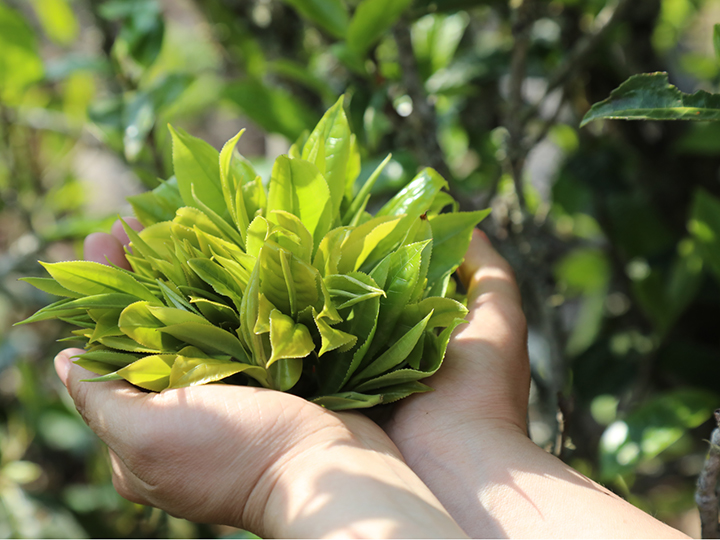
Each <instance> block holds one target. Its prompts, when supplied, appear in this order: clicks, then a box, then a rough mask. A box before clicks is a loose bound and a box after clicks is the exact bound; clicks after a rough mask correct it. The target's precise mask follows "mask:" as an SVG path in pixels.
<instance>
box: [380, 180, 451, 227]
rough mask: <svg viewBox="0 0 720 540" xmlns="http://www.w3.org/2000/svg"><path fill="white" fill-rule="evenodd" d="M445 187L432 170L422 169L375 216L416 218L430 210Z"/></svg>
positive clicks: (443, 181)
mask: <svg viewBox="0 0 720 540" xmlns="http://www.w3.org/2000/svg"><path fill="white" fill-rule="evenodd" d="M446 186H447V182H446V181H445V179H444V178H443V177H442V176H440V175H439V174H438V173H437V172H436V171H435V170H433V169H429V168H427V169H423V170H422V171H420V173H419V174H418V175H417V176H416V177H415V178H413V179H412V181H411V182H410V183H409V184H408V185H407V186H405V187H404V188H403V189H402V190H400V192H398V194H397V195H395V196H394V197H393V198H392V199H390V200H389V201H388V202H387V203H386V204H385V206H383V207H382V208H381V209H380V210H379V211H378V213H377V214H375V216H376V217H378V216H399V215H402V214H406V215H408V216H411V217H417V216H420V215H421V214H424V213H425V212H427V211H428V209H429V208H430V205H431V204H432V203H433V201H434V200H435V197H436V196H437V194H438V193H439V192H440V190H441V189H442V188H444V187H446Z"/></svg>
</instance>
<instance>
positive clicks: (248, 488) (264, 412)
mask: <svg viewBox="0 0 720 540" xmlns="http://www.w3.org/2000/svg"><path fill="white" fill-rule="evenodd" d="M127 221H128V223H129V224H130V225H131V226H132V227H134V228H140V226H139V224H138V223H137V222H136V221H133V220H127ZM123 242H125V243H127V236H125V235H124V233H123V232H122V228H121V227H120V228H118V227H113V234H111V235H107V234H100V233H95V234H93V235H90V236H89V237H88V238H87V239H86V242H85V257H86V259H88V260H93V261H96V262H101V263H107V262H108V259H109V260H110V261H112V262H113V263H115V264H118V265H120V266H125V265H126V264H127V261H124V257H123V255H122V254H123V250H122V243H123ZM121 258H122V259H121ZM82 352H83V351H82V350H80V349H69V350H66V351H63V352H62V353H61V354H60V355H59V356H58V357H57V358H56V359H55V366H56V370H57V372H58V375H59V376H60V379H61V380H62V381H63V383H64V384H65V385H66V387H67V389H68V392H69V393H70V396H71V397H72V398H73V400H74V402H75V405H76V407H77V409H78V411H79V412H80V414H81V415H82V417H83V419H84V420H85V421H86V422H87V424H88V425H89V426H90V427H91V428H92V429H93V430H94V431H95V433H97V435H98V436H99V437H100V438H101V439H102V440H103V441H104V442H105V443H106V444H107V445H108V448H109V450H110V458H111V464H112V472H113V483H114V485H115V488H116V489H117V490H118V492H119V493H120V494H121V495H122V496H123V497H125V498H127V499H129V500H131V501H134V502H137V503H141V504H147V505H152V506H156V507H159V508H162V509H164V510H166V511H168V512H169V513H171V514H173V515H176V516H181V517H184V518H187V519H190V520H193V521H197V522H208V523H221V524H228V525H233V526H236V527H241V528H244V529H248V530H250V531H253V532H255V533H256V534H259V535H260V536H262V537H292V538H300V537H307V538H324V537H353V538H354V537H363V538H364V537H371V538H441V537H465V534H464V532H463V531H462V529H461V528H460V527H458V526H457V524H456V523H455V522H454V520H453V519H452V518H451V517H450V516H449V514H448V513H447V511H446V510H445V509H444V508H443V507H442V505H441V504H440V503H439V502H438V501H437V499H436V498H435V496H434V495H433V494H432V493H431V492H430V490H429V489H428V488H427V487H426V486H425V485H424V484H423V483H422V482H421V481H420V480H419V479H418V477H417V475H415V474H414V473H413V472H412V471H411V470H410V468H409V467H408V466H407V465H406V464H405V463H404V461H403V460H402V457H401V455H400V453H399V452H398V450H397V448H396V447H395V445H394V444H393V443H392V441H391V440H390V439H389V438H388V436H387V435H386V434H385V433H384V432H383V431H382V429H380V427H378V426H377V424H375V423H373V422H372V421H371V420H369V419H368V418H366V417H365V416H363V415H361V414H358V413H352V412H346V413H334V412H331V411H328V410H327V409H324V408H322V407H319V406H317V405H314V404H312V403H310V402H308V401H306V400H304V399H301V398H299V397H297V396H293V395H290V394H286V393H282V392H276V391H272V390H267V389H262V388H250V387H242V386H231V385H219V384H217V385H206V386H195V387H189V388H182V389H174V390H166V391H164V392H161V393H146V392H143V391H141V390H139V389H137V388H134V387H133V386H131V385H129V384H127V383H125V382H124V381H119V382H111V383H102V384H93V383H89V382H83V379H88V378H92V377H94V375H93V374H92V373H90V372H88V371H86V370H84V369H82V368H80V367H79V366H77V365H75V364H73V363H72V362H71V357H72V356H74V355H77V354H81V353H82Z"/></svg>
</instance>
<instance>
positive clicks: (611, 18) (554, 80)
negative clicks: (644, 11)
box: [523, 0, 632, 123]
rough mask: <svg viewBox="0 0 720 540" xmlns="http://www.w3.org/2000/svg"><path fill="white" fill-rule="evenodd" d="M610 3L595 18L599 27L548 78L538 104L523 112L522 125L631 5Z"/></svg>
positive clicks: (623, 1) (617, 1)
mask: <svg viewBox="0 0 720 540" xmlns="http://www.w3.org/2000/svg"><path fill="white" fill-rule="evenodd" d="M612 3H613V0H611V1H609V2H608V4H607V6H606V7H605V8H604V9H603V10H602V11H601V12H600V13H599V14H598V16H597V17H596V20H597V19H601V20H602V19H604V22H600V24H599V26H598V27H597V28H596V29H595V31H594V32H593V33H592V34H590V35H588V36H585V37H584V38H583V39H580V40H578V42H577V43H576V44H575V46H574V47H573V48H572V50H571V51H570V53H569V54H568V55H567V57H566V58H565V61H564V62H563V63H562V64H561V65H560V67H559V68H558V69H557V70H556V71H555V73H553V74H552V75H551V76H550V77H549V78H548V84H547V88H546V89H545V93H544V94H543V96H542V97H541V98H540V99H539V100H538V102H537V103H535V105H533V106H532V107H530V108H529V109H528V110H526V111H525V114H524V115H523V123H525V122H527V121H528V120H529V119H530V118H532V117H533V116H535V115H536V114H537V113H538V110H539V109H540V107H541V106H542V104H543V103H544V101H545V100H546V99H547V97H548V96H549V95H550V94H551V93H552V91H553V90H555V89H556V88H558V87H559V86H561V85H563V84H565V82H566V81H567V80H568V78H569V77H570V76H571V75H572V74H573V73H575V71H576V70H577V69H578V68H579V67H580V66H581V65H582V64H583V63H584V62H585V60H586V59H587V57H588V56H590V54H592V53H593V52H594V51H595V49H597V47H598V46H599V45H600V44H601V43H602V40H603V39H604V38H605V36H606V35H607V33H608V31H609V30H610V29H611V28H612V27H613V26H614V24H615V23H616V22H617V21H618V20H620V17H621V16H622V15H623V14H624V12H625V10H626V9H627V8H628V7H629V6H630V5H631V4H632V0H615V1H614V3H615V6H614V7H612Z"/></svg>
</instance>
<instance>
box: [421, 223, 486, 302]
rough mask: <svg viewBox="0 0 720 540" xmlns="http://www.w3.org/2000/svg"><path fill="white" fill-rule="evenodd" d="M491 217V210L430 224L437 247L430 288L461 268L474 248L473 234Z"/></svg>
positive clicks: (429, 283) (431, 271)
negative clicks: (466, 255) (466, 256)
mask: <svg viewBox="0 0 720 540" xmlns="http://www.w3.org/2000/svg"><path fill="white" fill-rule="evenodd" d="M488 214H490V210H489V209H488V210H477V211H475V212H458V213H456V214H440V215H437V216H435V217H433V218H431V219H430V220H429V221H430V227H432V236H433V245H432V258H431V259H430V266H429V268H428V273H427V280H428V288H431V287H432V286H433V285H434V284H435V283H437V282H438V281H439V280H441V279H442V278H443V277H444V276H446V275H448V274H451V273H452V272H454V271H455V269H456V268H457V267H458V266H460V263H462V261H463V258H464V257H465V252H466V251H467V249H468V246H469V245H470V239H471V238H472V230H473V229H474V228H475V226H476V225H477V224H478V223H480V221H482V220H483V219H485V217H486V216H487V215H488Z"/></svg>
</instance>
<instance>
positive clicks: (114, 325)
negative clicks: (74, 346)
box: [88, 309, 123, 343]
mask: <svg viewBox="0 0 720 540" xmlns="http://www.w3.org/2000/svg"><path fill="white" fill-rule="evenodd" d="M121 311H122V310H120V309H96V310H90V311H89V312H88V313H90V315H91V316H92V318H93V319H94V320H95V329H94V331H93V333H92V335H91V336H90V341H89V343H93V342H95V341H99V340H100V338H103V337H107V336H122V335H123V332H122V330H120V328H119V327H118V319H119V317H120V312H121Z"/></svg>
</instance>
